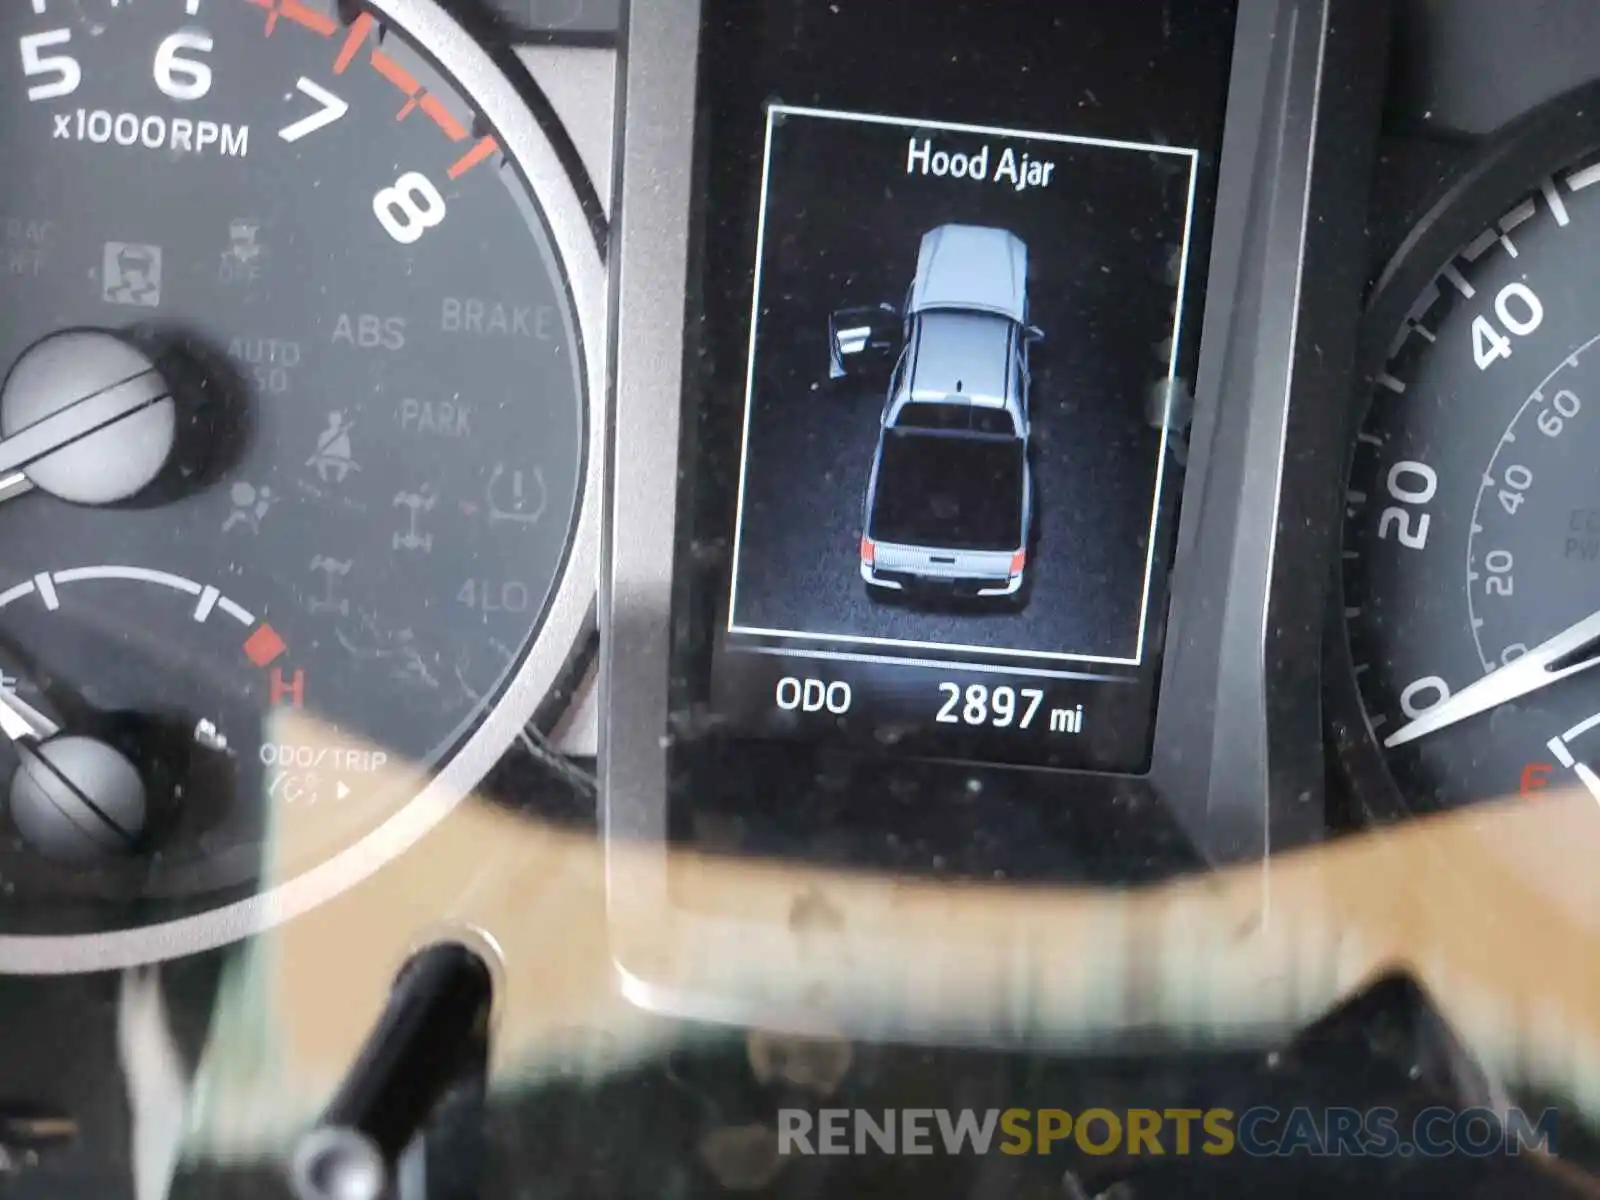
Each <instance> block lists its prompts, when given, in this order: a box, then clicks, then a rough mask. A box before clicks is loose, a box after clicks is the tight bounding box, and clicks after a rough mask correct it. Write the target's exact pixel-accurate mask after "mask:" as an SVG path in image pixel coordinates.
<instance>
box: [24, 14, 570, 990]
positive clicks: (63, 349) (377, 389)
mask: <svg viewBox="0 0 1600 1200" xmlns="http://www.w3.org/2000/svg"><path fill="white" fill-rule="evenodd" d="M430 41H431V42H433V43H435V44H429V42H430ZM0 105H3V106H4V113H5V117H4V120H3V122H0V159H3V160H4V161H5V162H6V164H7V171H6V173H5V178H4V180H3V181H0V378H3V379H4V383H3V390H0V498H3V503H0V561H3V563H4V566H3V567H0V670H3V672H4V679H3V681H0V683H3V687H0V712H3V715H4V720H5V723H6V731H7V733H8V735H9V740H10V741H11V742H12V744H13V745H12V747H11V748H10V749H0V809H4V817H3V821H0V825H3V828H0V876H3V877H4V879H5V880H6V883H7V897H8V902H7V904H6V905H4V906H3V907H0V934H4V935H16V934H32V933H42V932H49V933H78V932H95V931H100V930H103V929H108V928H109V929H118V928H122V927H124V926H126V925H129V924H142V923H148V922H150V921H154V920H159V919H169V918H172V917H177V916H183V915H187V914H190V913H193V912H197V911H203V910H205V909H207V908H208V907H210V906H213V905H215V904H217V903H218V902H219V901H221V900H226V899H236V898H238V897H239V896H241V895H248V894H249V893H250V892H251V891H252V890H253V889H254V887H255V886H256V885H255V883H254V880H255V877H256V875H257V873H258V872H259V871H261V870H262V866H261V863H262V858H263V853H264V847H265V846H266V845H267V840H268V838H269V836H272V835H273V831H274V829H275V828H278V827H279V826H280V825H281V824H282V820H283V817H284V813H285V811H286V810H285V808H284V805H286V804H290V803H296V804H300V805H303V806H306V807H307V809H308V811H309V810H310V809H311V808H312V807H315V811H317V812H318V813H319V814H323V815H320V816H318V817H317V818H316V819H317V820H319V821H325V822H326V827H327V829H328V830H329V831H330V833H329V837H328V838H327V839H325V844H324V845H323V846H322V849H321V851H319V853H325V854H334V853H337V852H339V851H340V850H342V849H344V848H346V847H348V846H349V845H351V844H352V843H353V842H355V841H356V840H358V839H359V838H360V837H362V836H363V835H364V834H365V833H367V832H370V830H371V829H372V828H374V827H375V823H376V822H380V821H382V820H386V819H388V818H389V817H390V816H392V815H393V814H395V813H396V812H399V811H400V810H401V809H402V808H404V806H405V805H406V803H407V802H408V801H409V799H410V792H406V793H405V794H396V795H393V796H392V797H390V796H387V795H384V796H375V795H374V794H372V793H373V792H374V789H378V788H381V786H383V785H380V784H378V783H377V781H378V780H379V779H380V778H382V777H384V775H385V772H384V771H383V770H381V769H380V767H381V765H382V764H383V763H384V762H385V761H393V762H396V763H404V762H410V763H416V764H421V765H422V766H423V767H432V768H436V769H440V770H444V769H446V768H447V767H448V766H449V765H450V764H453V763H458V762H465V761H466V760H467V759H470V765H465V766H459V767H457V768H454V769H455V777H454V781H453V782H452V783H451V786H452V787H455V788H457V789H458V790H459V789H460V788H462V787H464V786H469V785H470V784H471V783H472V782H474V781H475V778H476V775H478V774H481V773H482V771H483V770H484V769H486V767H487V766H488V765H490V764H491V763H492V762H493V761H494V758H495V757H497V755H498V751H499V750H500V749H502V748H503V747H504V745H505V743H506V742H507V741H508V740H509V738H510V737H511V736H512V734H513V733H514V732H515V730H516V729H517V728H518V727H519V726H520V725H521V723H522V721H523V720H525V719H526V718H527V717H528V716H529V715H530V713H531V711H532V709H533V707H534V705H535V704H537V702H538V701H539V700H540V698H541V697H542V695H543V693H544V690H545V689H546V688H548V687H549V686H550V685H551V684H552V682H553V681H554V680H555V679H556V677H557V676H558V674H559V673H560V672H561V671H562V670H563V669H565V664H566V662H567V660H568V657H569V655H570V653H571V651H572V647H573V643H574V641H575V640H576V637H577V632H578V623H579V622H578V620H577V619H576V618H573V617H572V616H571V615H570V612H569V611H568V610H569V609H577V608H586V606H587V604H588V601H589V597H588V595H585V596H583V597H582V598H581V600H579V601H576V602H573V601H572V600H570V599H569V598H568V593H569V592H570V591H571V590H572V588H573V587H574V586H576V587H577V588H578V590H580V591H581V590H583V586H582V584H583V581H582V580H579V581H578V583H577V584H576V585H574V584H572V583H571V582H570V574H571V573H570V571H569V566H570V562H569V560H570V558H571V553H572V544H573V543H572V539H573V536H574V530H575V527H576V524H577V523H578V520H579V516H580V512H581V511H583V503H584V481H585V472H586V470H587V464H588V460H589V456H588V452H587V449H586V445H587V440H586V439H587V438H588V436H589V429H590V422H589V416H588V412H587V406H586V397H587V386H588V380H587V371H586V366H585V363H586V357H585V352H584V349H583V343H582V341H581V340H580V330H579V320H578V315H577V313H576V312H575V309H574V300H573V297H574V294H575V293H574V287H575V286H576V285H575V284H574V276H573V275H572V274H571V272H572V270H573V269H574V266H576V268H577V269H580V270H581V271H583V272H585V273H593V272H594V271H595V270H596V269H597V267H598V260H597V256H596V253H595V250H594V243H593V241H592V239H589V238H588V231H587V228H586V226H585V224H584V222H583V219H582V216H581V209H580V208H579V206H578V204H577V202H576V198H575V195H574V194H573V193H572V192H571V185H570V184H569V183H568V181H567V180H566V178H565V176H564V174H559V173H557V175H558V178H557V179H556V180H554V181H547V183H546V191H545V192H542V193H541V194H540V195H539V196H538V198H536V197H535V195H534V193H533V192H532V191H531V189H530V186H529V183H528V178H527V176H526V175H525V173H524V171H525V169H526V168H527V165H528V164H527V163H525V162H522V161H521V160H520V159H519V157H518V146H521V147H522V148H523V149H522V150H521V153H522V154H528V153H534V152H537V153H539V154H544V153H546V152H547V150H548V143H547V142H545V141H544V140H543V137H542V134H539V133H538V130H537V127H536V126H535V125H534V124H533V122H532V120H531V118H529V117H528V115H527V113H526V110H525V108H523V107H522V105H521V104H520V103H519V102H518V98H517V97H516V95H515V93H514V91H513V90H512V88H511V87H510V85H509V84H508V83H507V82H506V80H505V79H504V78H503V77H501V76H499V75H498V74H497V73H495V72H494V71H493V69H492V67H491V66H490V64H489V60H488V58H487V56H486V55H484V54H483V53H482V52H481V51H480V50H478V49H477V48H476V47H474V46H472V45H471V43H470V42H469V41H468V40H467V39H466V38H465V36H464V35H463V34H462V33H461V31H460V30H459V29H458V28H456V27H455V26H454V25H453V24H452V23H451V22H450V20H449V18H448V17H447V16H446V15H445V14H444V13H443V12H442V11H441V10H440V9H439V8H438V7H437V6H436V5H434V4H432V3H427V2H419V0H380V2H378V3H372V4H364V3H346V2H339V3H335V2H334V0H137V2H136V3H128V2H127V0H123V2H121V3H118V2H117V0H25V2H21V3H8V4H7V5H5V7H4V10H3V11H0ZM507 122H510V123H511V125H514V126H515V128H512V127H510V126H508V125H507V124H505V123H507ZM511 135H514V138H515V139H516V141H517V144H516V145H514V144H513V136H511ZM548 157H549V161H550V162H552V163H553V162H554V161H555V158H554V155H553V153H550V154H549V155H548ZM544 165H548V164H544ZM552 197H553V199H552ZM552 203H554V204H555V205H556V206H557V208H555V209H552V208H551V207H550V204H552ZM552 214H554V215H552ZM575 214H576V215H575ZM575 233H576V236H574V235H575ZM585 242H587V244H585ZM569 259H575V260H576V262H575V263H573V262H569V261H568V260H569ZM585 286H587V284H585ZM586 572H587V568H585V567H583V566H580V567H578V568H577V573H578V574H579V575H580V576H581V575H584V574H586ZM591 590H592V589H591ZM552 621H553V622H554V623H555V625H556V626H559V628H555V629H554V631H553V632H552V626H551V624H550V623H551V622H552ZM541 631H544V633H545V634H547V635H548V637H549V638H550V639H551V642H549V643H546V642H543V641H537V640H536V637H537V635H540V634H541ZM508 689H510V690H511V692H512V693H513V698H512V699H511V700H508V701H506V703H507V704H508V705H510V708H511V709H514V710H515V711H514V712H512V711H509V710H508V711H507V712H506V713H505V714H503V715H501V716H499V717H498V718H497V719H498V720H499V721H500V724H499V726H498V727H497V730H496V731H495V732H494V733H493V734H492V735H484V734H483V728H484V727H483V722H484V721H485V719H486V715H487V714H490V713H491V712H494V711H495V710H496V706H497V705H499V704H500V703H501V702H502V699H503V698H504V697H505V696H506V695H507V693H508ZM286 711H287V712H290V713H295V714H303V715H305V716H308V717H314V718H315V719H316V720H317V721H318V722H320V723H322V725H323V726H324V727H325V738H324V741H325V743H326V745H325V746H324V747H323V748H322V749H321V750H320V751H319V752H317V753H314V754H313V753H312V752H311V751H309V750H307V749H306V748H305V747H303V746H297V745H296V744H294V743H293V742H292V741H290V742H285V741H284V740H283V739H284V734H283V732H282V727H283V723H282V722H281V721H279V720H278V717H279V716H280V715H281V714H283V713H284V712H286ZM490 742H496V744H495V745H490V744H489V743H490ZM469 751H470V753H469ZM312 759H315V762H314V763H312V766H311V767H309V768H308V767H306V766H303V765H302V764H303V763H306V762H311V760H312ZM463 772H464V774H463ZM414 787H415V784H413V788H412V790H414ZM355 811H359V812H361V813H362V814H363V816H362V817H361V818H360V819H355V818H354V817H353V816H352V813H353V812H355ZM335 831H336V832H335ZM311 865H314V863H313V862H310V861H307V862H300V863H294V864H289V866H290V868H291V870H301V869H304V868H306V867H309V866H311ZM276 870H277V871H279V872H281V871H282V870H283V866H282V865H281V864H280V865H279V866H278V867H276ZM12 901H15V903H13V902H12ZM135 902H137V904H138V905H139V906H140V907H139V909H138V912H139V914H140V915H139V916H138V918H133V917H132V916H131V915H130V914H131V912H132V911H133V910H132V908H131V907H130V906H131V905H132V904H134V903H135ZM0 940H3V939H0ZM0 949H4V947H0ZM4 965H5V962H4V961H0V967H3V966H4Z"/></svg>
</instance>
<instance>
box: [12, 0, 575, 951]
mask: <svg viewBox="0 0 1600 1200" xmlns="http://www.w3.org/2000/svg"><path fill="white" fill-rule="evenodd" d="M368 7H369V8H370V9H371V10H372V12H373V13H374V15H375V16H377V17H378V18H379V19H380V20H382V21H383V22H385V23H386V24H388V25H390V26H392V27H394V28H395V29H396V30H398V31H399V32H401V33H403V34H404V35H405V36H406V37H407V38H408V39H410V40H411V42H412V43H413V44H414V45H415V46H416V47H417V48H418V50H419V52H420V53H422V54H423V55H425V56H426V57H428V58H430V59H432V60H433V62H434V63H436V64H437V65H438V67H439V68H440V69H441V70H442V71H443V73H444V74H445V75H446V76H448V77H449V78H450V79H451V80H452V81H453V82H454V83H455V84H456V85H457V86H458V87H459V88H460V89H461V91H462V93H463V94H464V95H466V96H468V97H470V98H471V100H472V103H473V104H474V106H475V107H476V108H477V109H478V111H480V112H481V113H482V115H483V117H484V118H485V120H486V121H487V122H488V123H489V124H490V125H491V126H492V127H493V128H494V130H495V131H496V133H497V135H498V136H499V139H500V144H501V147H502V150H503V152H504V153H505V155H506V157H507V158H508V160H509V161H510V163H511V164H512V165H513V167H514V169H516V170H517V171H519V172H520V174H521V176H522V178H523V180H524V182H525V183H526V185H527V187H528V189H529V191H530V193H531V194H532V197H533V199H534V201H535V204H536V207H537V209H538V212H539V215H540V216H541V217H542V219H543V223H544V227H545V232H546V234H547V235H548V238H549V242H550V247H551V250H552V252H553V254H554V256H555V258H556V259H557V262H556V263H555V264H553V265H554V267H555V269H556V270H557V271H558V272H559V273H560V277H561V278H562V279H563V280H564V282H565V285H566V288H567V290H568V295H569V298H570V301H571V306H572V312H573V313H574V314H575V318H576V322H577V328H576V329H575V330H574V331H573V335H574V337H575V338H576V345H577V346H578V347H579V351H580V354H581V356H582V379H581V382H582V385H583V388H584V418H585V421H586V428H585V432H584V437H583V443H584V447H585V459H586V461H585V462H584V464H583V467H582V480H583V487H582V493H581V495H580V497H579V503H578V508H577V512H576V515H575V518H574V521H573V526H572V529H571V530H570V534H569V541H568V547H567V553H566V561H565V563H564V566H563V568H562V573H561V575H560V578H559V580H558V582H557V584H556V587H555V589H554V592H553V593H552V596H551V599H550V601H549V604H548V605H547V607H546V610H545V614H544V619H543V621H542V623H541V624H540V626H539V628H538V629H537V630H536V631H535V633H534V637H533V643H532V645H531V646H529V647H528V649H527V650H526V652H525V653H524V655H523V658H522V661H521V663H520V665H519V666H518V667H517V669H516V671H515V673H514V674H513V676H512V678H511V680H510V682H509V683H508V684H507V686H506V688H505V690H504V691H503V693H502V694H501V696H500V698H499V700H498V701H497V702H496V703H495V704H494V706H493V707H492V708H491V709H490V710H489V711H488V712H487V713H486V714H485V715H484V717H483V718H482V720H481V721H480V722H479V724H478V726H477V728H476V729H475V730H474V731H473V732H472V734H471V735H470V736H469V737H468V738H467V739H466V740H465V741H464V742H463V743H462V745H461V746H460V747H459V748H458V750H457V751H456V753H455V754H454V755H453V756H451V757H450V758H449V760H448V761H447V762H446V763H445V764H444V765H443V766H441V767H440V768H438V770H437V771H436V772H435V773H434V774H433V776H432V777H431V779H430V781H429V782H428V784H427V785H426V786H425V787H424V788H423V790H422V791H421V792H419V793H418V794H417V795H416V796H415V797H414V798H413V799H412V800H411V801H410V802H409V803H407V804H405V805H404V806H403V807H401V808H400V809H398V810H397V811H396V812H395V813H394V814H393V815H392V816H390V817H389V818H388V819H387V820H385V821H384V822H383V823H382V824H381V825H379V826H377V827H376V828H374V829H372V830H371V831H369V832H368V833H366V834H365V835H364V836H363V837H361V839H360V840H359V841H357V842H355V843H354V844H353V845H350V846H348V847H346V848H345V849H344V850H342V851H340V852H339V853H338V854H336V855H335V856H334V857H332V858H330V859H328V860H326V861H324V862H321V863H319V864H317V865H316V866H315V867H313V868H311V869H310V870H308V871H305V872H303V873H301V874H299V875H296V876H294V877H293V878H290V879H287V880H285V881H283V882H281V883H278V884H276V885H274V886H271V887H267V888H264V889H263V890H261V891H259V892H257V893H256V894H254V895H252V896H250V897H248V898H246V899H243V900H238V901H235V902H232V903H228V904H224V905H221V906H219V907H217V908H214V909H211V910H208V911H206V912H203V913H199V914H196V915H193V916H189V917H185V918H183V919H180V920H175V921H168V922H165V923H161V924H154V925H147V926H142V927H138V928H130V929H121V930H115V931H108V932H102V933H92V934H77V935H71V936H52V937H38V936H32V937H23V936H0V975H3V974H20V975H34V974H71V973H81V972H89V971H102V970H115V969H120V968H125V967H130V966H135V965H140V964H144V963H150V962H157V961H161V960H166V959H171V958H176V957H181V956H183V955H188V954H194V953H198V952H201V951H205V950H210V949H214V948H217V947H219V946H223V945H227V944H229V943H232V942H236V941H239V940H241V939H244V938H248V937H251V936H254V935H256V934H260V933H262V932H263V931H265V930H268V929H270V928H272V927H273V926H275V925H278V924H280V923H281V922H283V921H286V920H289V919H291V918H293V917H296V916H299V915H301V914H303V913H305V912H308V911H309V910H311V909H313V908H315V907H317V906H318V905H320V904H323V903H325V902H327V901H328V900H331V899H333V898H334V897H335V896H337V895H339V894H340V893H342V892H345V891H347V890H348V889H350V888H351V887H354V886H355V885H356V884H358V883H360V882H361V881H362V880H364V879H366V878H367V877H369V876H370V875H372V874H373V873H374V872H376V871H377V870H379V869H380V868H381V867H383V866H384V865H385V864H386V863H388V862H390V861H392V860H393V859H394V858H396V857H398V856H399V855H400V854H402V853H404V852H405V851H406V850H408V849H409V848H410V847H412V846H413V845H415V844H416V843H417V842H418V841H419V840H420V839H421V838H423V837H424V836H425V835H427V834H428V832H429V831H430V830H432V829H433V828H434V827H436V826H437V825H438V824H439V823H440V822H441V821H443V820H444V819H445V818H446V817H448V816H449V815H450V813H451V811H452V810H453V809H455V807H456V806H457V805H458V804H460V803H461V802H462V801H463V800H464V799H465V798H466V797H467V796H468V795H470V794H471V792H472V789H473V788H474V787H475V786H476V785H477V783H478V782H479V781H480V780H481V779H482V778H483V777H484V775H485V774H487V773H488V771H489V770H490V769H491V768H492V767H493V766H494V765H495V763H496V762H497V761H499V759H500V757H501V755H502V754H503V753H504V752H505V751H506V749H507V748H508V747H509V746H510V745H511V744H512V742H513V740H514V739H515V738H516V736H517V734H518V733H519V731H521V730H522V729H523V728H524V726H525V725H526V724H527V723H528V722H529V721H531V720H533V719H535V717H536V716H537V715H538V714H539V713H540V709H541V706H543V705H544V704H545V702H546V700H547V698H548V697H549V696H550V695H551V693H552V692H553V691H555V690H556V689H558V688H559V687H560V686H562V685H563V684H564V683H565V682H566V681H567V680H568V679H569V678H570V676H571V674H572V672H573V670H574V668H575V666H576V658H577V656H578V655H579V654H580V653H581V652H582V649H583V647H584V646H585V645H586V643H587V642H588V640H589V638H590V635H591V634H592V631H593V626H594V606H595V591H596V584H597V579H598V567H597V564H598V561H599V544H600V516H601V504H602V482H603V481H602V471H603V463H604V459H605V453H604V448H605V419H604V418H605V405H604V402H603V400H604V395H605V379H604V369H605V353H604V345H605V321H606V301H605V292H606V276H605V267H604V262H603V259H602V253H601V248H600V244H599V242H598V240H597V237H596V233H595V227H594V224H593V222H592V221H591V215H590V213H589V212H587V211H586V209H585V205H584V201H583V193H582V192H581V191H580V186H583V187H586V186H587V184H586V183H585V184H583V185H580V184H579V183H577V182H575V181H574V180H573V178H572V177H571V175H570V174H569V171H568V166H567V163H566V162H565V161H564V158H563V154H562V152H561V147H560V146H559V145H558V143H557V141H556V140H555V137H553V136H552V133H551V132H550V131H549V130H547V129H546V128H545V126H544V125H543V124H542V123H541V119H540V117H539V116H538V115H536V114H535V113H534V112H533V111H532V110H531V109H530V106H529V103H528V100H527V98H525V97H524V96H523V95H522V94H521V93H520V92H519V90H518V88H517V87H516V85H515V84H514V83H513V82H512V81H511V80H510V79H509V78H508V77H507V76H506V75H505V74H504V73H503V72H502V70H501V68H500V67H499V66H498V65H497V64H496V63H495V61H494V59H493V57H492V56H491V54H490V52H489V51H488V50H486V49H484V48H483V47H482V46H480V45H479V44H478V43H477V42H476V41H475V40H474V39H473V37H472V36H471V35H470V34H469V33H468V32H467V31H466V30H465V29H463V28H462V26H461V25H460V24H459V23H458V21H457V20H456V19H455V18H454V17H452V16H451V15H450V14H448V13H447V12H445V11H444V9H443V8H441V7H440V5H439V4H438V3H436V2H435V0H368ZM552 119H553V118H552Z"/></svg>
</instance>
